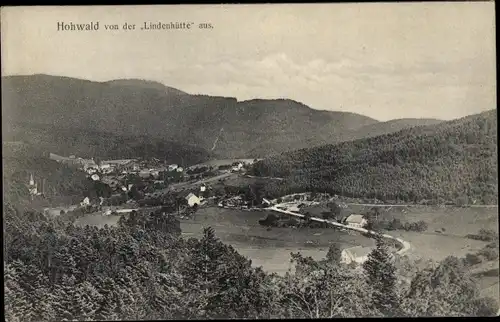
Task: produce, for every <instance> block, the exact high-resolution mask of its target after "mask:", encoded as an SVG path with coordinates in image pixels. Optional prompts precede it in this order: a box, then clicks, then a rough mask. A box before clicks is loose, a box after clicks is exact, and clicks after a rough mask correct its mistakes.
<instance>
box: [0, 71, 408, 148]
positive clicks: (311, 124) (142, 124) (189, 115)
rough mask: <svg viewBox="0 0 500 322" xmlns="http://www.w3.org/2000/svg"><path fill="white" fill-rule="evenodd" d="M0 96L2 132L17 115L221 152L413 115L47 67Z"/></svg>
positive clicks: (343, 132)
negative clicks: (243, 96) (53, 71)
mask: <svg viewBox="0 0 500 322" xmlns="http://www.w3.org/2000/svg"><path fill="white" fill-rule="evenodd" d="M2 103H3V104H2V111H3V113H2V116H3V120H2V121H3V125H4V127H5V128H6V129H5V130H4V132H10V131H11V130H12V129H11V127H13V126H14V125H18V124H20V123H23V124H25V125H27V127H28V128H30V127H35V126H42V127H47V128H52V129H54V130H55V131H59V130H64V131H67V130H71V131H76V130H81V131H87V132H100V133H102V132H106V133H110V134H114V135H118V136H141V137H151V138H155V139H161V140H163V141H170V142H177V143H179V144H181V145H188V146H194V147H198V148H201V149H205V150H208V151H211V152H213V153H215V154H218V155H219V156H220V157H222V158H224V157H229V158H232V157H242V158H246V157H251V158H253V157H265V156H268V155H270V154H273V153H281V152H285V151H291V150H296V149H300V148H306V147H312V146H319V145H322V144H328V143H333V142H340V141H344V140H351V139H357V138H360V137H364V136H365V135H367V134H368V135H371V133H379V134H382V133H390V132H394V131H395V130H397V129H400V128H401V127H408V126H413V125H415V121H414V120H410V121H408V120H405V121H403V122H398V123H397V126H392V125H394V124H393V123H386V122H378V121H377V120H374V119H372V118H369V117H366V116H363V115H359V114H355V113H348V112H335V111H320V110H316V109H313V108H310V107H309V106H307V105H304V104H302V103H300V102H296V101H293V100H290V99H252V100H248V101H237V99H236V98H232V97H215V96H208V95H191V94H188V93H185V92H183V91H180V90H177V89H175V88H171V87H167V86H164V85H163V84H160V83H156V82H150V81H145V80H134V79H128V80H115V81H109V82H92V81H88V80H83V79H76V78H69V77H58V76H50V75H31V76H7V77H2ZM331 108H332V109H334V108H335V102H333V103H332V106H331ZM378 124H380V126H378ZM365 126H368V127H366V128H363V127H365ZM370 126H373V127H370ZM82 143H85V141H82Z"/></svg>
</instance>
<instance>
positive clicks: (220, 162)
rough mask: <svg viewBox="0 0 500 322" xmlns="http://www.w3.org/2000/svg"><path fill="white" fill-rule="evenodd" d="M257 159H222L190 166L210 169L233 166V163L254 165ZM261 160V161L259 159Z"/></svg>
mask: <svg viewBox="0 0 500 322" xmlns="http://www.w3.org/2000/svg"><path fill="white" fill-rule="evenodd" d="M254 160H255V159H221V160H211V161H206V162H203V163H198V164H195V165H193V166H190V167H189V168H196V167H202V166H208V167H214V168H216V167H219V166H221V165H231V164H233V162H242V163H253V162H254ZM258 160H261V159H258Z"/></svg>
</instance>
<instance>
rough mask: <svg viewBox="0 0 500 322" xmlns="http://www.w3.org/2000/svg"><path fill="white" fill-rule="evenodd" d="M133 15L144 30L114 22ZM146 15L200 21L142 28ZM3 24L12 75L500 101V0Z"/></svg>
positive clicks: (240, 94) (341, 103) (418, 101)
mask: <svg viewBox="0 0 500 322" xmlns="http://www.w3.org/2000/svg"><path fill="white" fill-rule="evenodd" d="M58 22H64V23H70V22H73V23H90V22H99V30H98V31H93V32H83V31H57V23H58ZM125 22H127V23H128V24H135V25H136V30H123V29H120V30H116V31H110V30H105V26H104V25H107V24H118V25H119V27H120V28H122V26H123V24H124V23H125ZM145 22H146V23H149V22H154V23H158V22H163V23H170V22H193V23H194V24H195V25H194V26H195V28H192V29H190V30H138V29H139V28H140V27H141V26H143V25H144V23H145ZM200 23H211V24H212V25H213V29H199V28H197V27H196V26H198V24H200ZM1 30H2V33H1V36H2V75H30V74H40V73H42V74H50V75H60V76H69V77H77V78H83V79H88V80H94V81H108V80H112V79H121V78H139V79H146V80H153V81H158V82H161V83H163V84H165V85H167V86H171V87H175V88H178V89H180V90H183V91H186V92H188V93H192V94H208V95H217V96H229V97H236V98H237V99H238V100H247V99H252V98H289V99H293V100H296V101H299V102H302V103H304V104H306V105H308V106H310V107H311V108H315V109H320V110H333V111H346V112H354V113H359V114H363V115H366V116H369V117H372V118H375V119H377V120H381V121H385V120H390V119H398V118H438V119H443V120H449V119H454V118H458V117H462V116H465V115H470V114H475V113H480V112H482V111H486V110H490V109H494V108H496V60H495V57H496V53H495V8H494V2H485V3H477V2H476V3H475V2H469V3H465V2H464V3H436V2H433V3H365V4H353V3H350V4H347V3H344V4H293V5H291V4H270V5H205V6H201V5H173V6H93V7H82V6H79V7H8V8H5V7H2V9H1Z"/></svg>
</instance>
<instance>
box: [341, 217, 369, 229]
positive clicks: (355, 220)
mask: <svg viewBox="0 0 500 322" xmlns="http://www.w3.org/2000/svg"><path fill="white" fill-rule="evenodd" d="M345 223H346V224H347V226H351V227H357V228H363V227H364V226H365V225H366V224H367V223H368V222H367V221H366V219H365V218H363V215H354V214H352V215H350V216H349V217H347V218H346V219H345Z"/></svg>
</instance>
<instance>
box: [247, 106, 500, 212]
mask: <svg viewBox="0 0 500 322" xmlns="http://www.w3.org/2000/svg"><path fill="white" fill-rule="evenodd" d="M252 172H253V174H255V175H262V176H276V177H286V180H285V181H286V183H285V184H283V185H282V186H281V189H282V190H288V191H300V190H315V189H316V190H326V191H329V192H332V193H337V194H342V195H345V196H353V197H364V198H377V199H380V200H386V201H397V200H400V201H406V202H423V201H425V200H427V201H433V202H435V203H445V202H453V203H459V204H470V203H474V202H475V203H477V204H497V194H498V180H497V174H498V171H497V111H496V110H491V111H487V112H484V113H481V114H476V115H472V116H468V117H464V118H461V119H457V120H453V121H449V122H443V123H440V124H437V125H430V126H421V127H415V128H411V129H405V130H402V131H399V132H397V133H392V134H387V135H382V136H377V137H373V138H366V139H360V140H356V141H351V142H343V143H340V144H337V145H325V146H321V147H316V148H310V149H302V150H297V151H293V152H289V153H284V154H282V155H280V156H276V157H271V158H268V159H264V160H262V161H260V162H258V163H256V164H255V166H254V168H253V169H252Z"/></svg>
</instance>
